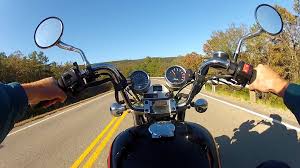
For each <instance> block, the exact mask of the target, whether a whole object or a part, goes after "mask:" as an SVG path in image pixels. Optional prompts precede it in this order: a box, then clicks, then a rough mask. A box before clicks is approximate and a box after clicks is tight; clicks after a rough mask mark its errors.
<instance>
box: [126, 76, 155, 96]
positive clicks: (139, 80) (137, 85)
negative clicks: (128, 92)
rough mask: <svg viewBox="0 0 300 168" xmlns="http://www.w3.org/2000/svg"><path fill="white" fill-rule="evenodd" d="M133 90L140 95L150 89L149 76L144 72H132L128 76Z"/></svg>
mask: <svg viewBox="0 0 300 168" xmlns="http://www.w3.org/2000/svg"><path fill="white" fill-rule="evenodd" d="M130 79H131V82H132V88H133V90H135V91H137V92H139V93H142V92H146V91H147V90H148V89H149V87H150V78H149V75H148V74H147V73H146V72H144V71H134V72H132V74H131V75H130Z"/></svg>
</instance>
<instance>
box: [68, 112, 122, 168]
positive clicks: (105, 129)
mask: <svg viewBox="0 0 300 168" xmlns="http://www.w3.org/2000/svg"><path fill="white" fill-rule="evenodd" d="M117 119H118V118H117V117H114V118H113V119H112V120H111V121H110V123H109V124H108V125H107V126H106V127H105V128H104V130H103V131H102V132H101V133H100V134H99V135H98V136H97V137H96V138H95V139H94V140H93V142H92V143H91V144H90V145H89V146H88V147H87V148H86V150H85V151H84V152H83V153H82V154H81V155H80V156H79V158H78V159H77V160H76V161H75V162H74V163H73V165H72V166H71V168H77V167H79V165H80V164H81V162H82V161H83V160H84V159H85V157H86V156H87V155H88V154H89V153H90V152H91V151H92V149H93V148H94V147H95V146H96V145H97V143H98V142H99V141H100V139H101V138H102V137H103V135H104V134H106V132H107V131H108V130H109V128H110V127H111V126H112V125H113V124H114V122H115V121H116V120H117Z"/></svg>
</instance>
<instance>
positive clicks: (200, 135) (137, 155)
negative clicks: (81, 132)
mask: <svg viewBox="0 0 300 168" xmlns="http://www.w3.org/2000/svg"><path fill="white" fill-rule="evenodd" d="M173 124H174V125H175V132H174V135H175V136H174V137H169V138H159V139H153V138H152V136H151V133H150V132H149V131H148V128H149V126H150V124H146V125H141V126H137V127H132V128H129V129H127V130H125V131H123V132H122V133H120V134H119V135H118V136H117V137H116V138H115V140H114V142H113V144H112V147H111V151H110V156H109V157H108V160H107V161H108V167H111V168H167V167H170V168H177V167H178V168H179V167H180V168H182V167H185V168H194V167H195V168H196V167H197V168H208V167H209V168H217V167H220V163H219V156H218V151H217V148H216V145H215V142H214V139H213V137H212V136H211V134H210V133H209V132H208V130H207V129H205V128H204V127H202V126H200V125H198V124H195V123H189V122H173Z"/></svg>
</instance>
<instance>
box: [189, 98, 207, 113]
mask: <svg viewBox="0 0 300 168" xmlns="http://www.w3.org/2000/svg"><path fill="white" fill-rule="evenodd" d="M192 106H193V107H194V108H195V110H196V111H197V112H198V113H204V112H205V111H206V110H207V106H208V103H207V101H206V100H205V99H198V100H196V101H195V102H194V103H192Z"/></svg>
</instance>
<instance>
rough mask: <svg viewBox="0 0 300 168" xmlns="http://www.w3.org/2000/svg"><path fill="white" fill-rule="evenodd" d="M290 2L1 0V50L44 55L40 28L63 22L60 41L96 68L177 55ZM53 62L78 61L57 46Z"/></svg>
mask: <svg viewBox="0 0 300 168" xmlns="http://www.w3.org/2000/svg"><path fill="white" fill-rule="evenodd" d="M292 2H293V1H292V0H265V1H262V0H85V1H79V0H67V1H62V0H51V1H45V0H43V1H41V0H1V1H0V23H1V24H0V51H4V52H6V53H7V54H10V53H12V52H13V51H16V50H20V51H21V52H22V53H24V54H28V53H30V52H32V51H34V50H37V51H40V50H41V49H39V48H37V47H36V46H35V44H34V41H33V33H34V30H35V27H36V26H37V25H38V23H39V22H40V21H41V20H42V19H44V18H46V17H48V16H57V17H60V18H61V19H62V20H63V22H64V26H65V30H64V34H63V37H62V41H64V42H65V43H69V44H72V45H74V46H76V47H79V48H81V49H82V50H84V51H85V54H86V55H87V57H88V59H89V60H90V62H92V63H96V62H104V61H112V60H121V59H137V58H143V57H146V56H160V57H166V56H178V55H183V54H186V53H188V52H192V51H196V52H199V53H202V45H203V44H204V43H205V41H206V40H208V39H209V37H210V35H211V33H212V32H213V31H215V30H224V29H225V28H227V27H228V26H229V25H230V24H231V23H235V24H237V25H239V24H245V25H251V24H253V23H254V9H255V7H256V6H257V5H258V4H260V3H269V4H271V5H274V4H279V5H281V6H284V7H286V8H288V9H292ZM42 51H43V52H44V53H45V54H46V55H47V56H48V57H49V59H50V61H56V62H59V63H61V62H66V61H78V62H79V63H81V62H82V61H81V59H80V56H79V55H77V54H75V53H71V52H68V51H64V50H61V49H59V48H57V47H53V48H51V49H46V50H42Z"/></svg>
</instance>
